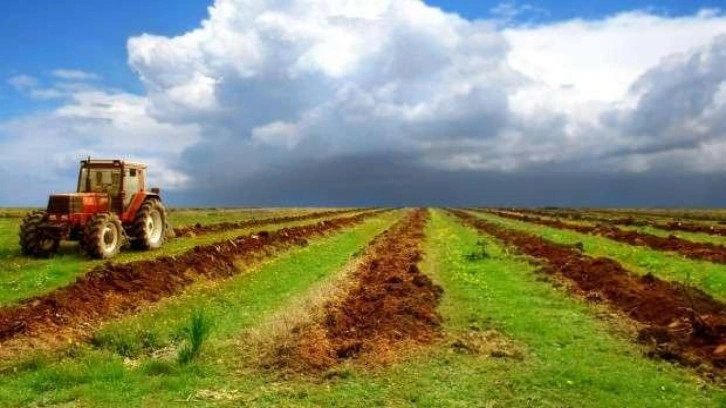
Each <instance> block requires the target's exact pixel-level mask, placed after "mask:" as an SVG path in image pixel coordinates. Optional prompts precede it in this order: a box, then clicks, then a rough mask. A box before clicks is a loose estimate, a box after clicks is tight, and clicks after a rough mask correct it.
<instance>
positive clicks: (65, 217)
mask: <svg viewBox="0 0 726 408" xmlns="http://www.w3.org/2000/svg"><path fill="white" fill-rule="evenodd" d="M60 219H61V221H68V215H67V214H63V215H61V216H60Z"/></svg>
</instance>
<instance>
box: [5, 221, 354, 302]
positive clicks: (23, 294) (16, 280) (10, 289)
mask: <svg viewBox="0 0 726 408" xmlns="http://www.w3.org/2000/svg"><path fill="white" fill-rule="evenodd" d="M272 214H277V213H268V215H272ZM349 215H350V214H348V215H341V216H349ZM275 216H276V215H275ZM330 218H332V217H330ZM312 222H314V220H307V221H296V222H290V223H286V224H276V225H270V226H266V227H255V228H243V229H236V230H230V231H224V232H217V233H210V234H204V235H200V236H197V237H194V238H178V239H173V240H170V241H168V242H166V243H165V244H164V246H163V248H161V249H159V250H156V251H141V252H139V251H130V250H128V251H122V252H121V253H120V254H119V255H118V256H117V257H116V258H114V260H113V262H118V263H124V262H133V261H137V260H140V259H148V258H154V257H159V256H164V255H177V254H180V253H183V252H185V251H187V250H189V249H191V248H193V247H195V246H197V245H207V244H212V243H215V242H220V241H224V240H228V239H232V238H235V237H237V236H240V235H244V234H250V233H253V232H255V231H259V230H262V229H266V230H268V231H275V230H278V229H280V228H283V227H292V226H298V225H306V224H310V223H312ZM19 223H20V221H19V220H12V219H0V271H2V273H0V306H4V305H9V304H13V303H17V302H19V301H21V300H23V299H27V298H29V297H31V296H38V295H41V294H43V293H47V292H49V291H51V290H53V289H56V288H59V287H62V286H65V285H68V284H70V283H71V282H73V281H74V280H75V279H76V278H77V277H78V276H81V275H83V274H85V273H86V272H88V271H90V270H91V269H93V268H94V267H96V266H98V265H101V264H102V263H103V262H104V261H98V260H92V259H88V258H87V257H84V256H82V255H81V254H79V253H78V249H77V244H76V243H73V242H69V243H64V244H63V245H62V247H61V250H60V252H59V254H58V255H56V256H54V257H53V258H50V259H32V258H28V257H25V256H22V255H21V254H20V248H19V247H18V243H17V228H18V225H19Z"/></svg>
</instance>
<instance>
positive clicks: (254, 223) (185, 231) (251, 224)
mask: <svg viewBox="0 0 726 408" xmlns="http://www.w3.org/2000/svg"><path fill="white" fill-rule="evenodd" d="M362 211H363V210H360V209H353V210H331V211H318V212H314V213H309V214H303V215H291V216H286V217H272V218H265V219H262V220H247V221H237V222H220V223H216V224H195V225H183V226H180V227H176V228H174V233H175V234H176V236H177V237H192V236H197V235H202V234H208V233H210V232H221V231H230V230H235V229H242V228H256V227H263V226H265V225H275V224H287V223H289V222H296V221H307V220H313V219H316V218H325V217H332V216H336V215H345V214H351V213H356V212H362Z"/></svg>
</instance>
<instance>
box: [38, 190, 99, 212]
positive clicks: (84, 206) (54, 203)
mask: <svg viewBox="0 0 726 408" xmlns="http://www.w3.org/2000/svg"><path fill="white" fill-rule="evenodd" d="M109 202H110V200H109V196H108V194H105V193H68V194H53V195H51V196H50V198H49V199H48V210H47V211H48V213H49V214H73V213H97V212H106V211H108V209H109Z"/></svg>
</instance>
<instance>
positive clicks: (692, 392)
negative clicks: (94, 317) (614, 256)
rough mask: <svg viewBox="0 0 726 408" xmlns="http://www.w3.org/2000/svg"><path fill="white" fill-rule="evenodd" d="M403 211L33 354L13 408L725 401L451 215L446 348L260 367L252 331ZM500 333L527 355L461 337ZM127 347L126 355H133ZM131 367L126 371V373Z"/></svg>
mask: <svg viewBox="0 0 726 408" xmlns="http://www.w3.org/2000/svg"><path fill="white" fill-rule="evenodd" d="M399 216H400V213H399V214H386V215H384V216H381V217H377V218H375V219H371V220H368V221H366V222H365V223H364V224H362V225H361V226H359V227H356V228H355V229H353V230H349V231H345V232H342V233H339V234H336V235H333V236H330V237H327V238H324V239H321V240H317V241H314V242H312V243H311V245H310V246H308V247H306V248H301V249H296V250H292V251H288V252H285V253H284V254H281V255H280V256H278V257H277V258H275V259H272V260H270V261H269V262H267V263H265V264H263V265H260V266H258V267H255V268H254V269H252V270H248V271H246V272H244V273H242V274H240V275H237V276H235V277H233V278H231V279H229V280H227V281H223V282H212V283H209V282H200V283H199V284H198V285H196V286H194V287H193V288H192V289H191V290H189V291H188V292H186V293H184V294H183V295H180V296H177V297H174V298H169V299H166V300H164V301H162V302H161V303H159V304H158V306H157V307H154V308H152V309H149V310H147V311H146V312H143V313H141V314H138V315H135V316H128V317H126V318H123V319H119V320H117V321H114V322H111V323H109V324H107V325H106V326H104V327H103V328H102V329H101V331H100V333H99V336H97V341H96V345H95V347H89V346H83V345H81V346H78V347H75V348H71V349H69V350H68V351H67V352H66V354H67V355H68V356H66V357H59V356H57V355H54V356H43V355H36V356H34V357H32V358H31V357H29V358H28V359H27V360H26V361H24V362H23V363H22V364H18V365H17V366H16V371H15V372H13V370H10V371H9V372H8V373H6V374H5V375H4V376H2V377H0V405H2V406H25V405H60V404H63V403H64V402H67V403H69V404H71V405H74V406H92V407H93V406H124V407H125V406H187V405H194V406H196V405H200V406H248V405H249V406H264V407H277V406H291V407H292V406H294V407H318V406H336V407H361V406H393V407H412V406H416V407H464V406H466V407H468V406H495V407H497V406H514V407H520V406H521V407H525V406H537V407H539V406H594V407H622V406H638V407H641V406H644V407H647V406H664V407H666V406H667V407H673V406H677V407H711V406H723V404H724V403H726V399H724V394H723V391H721V390H718V389H714V388H713V387H711V386H708V385H704V384H702V383H700V382H699V381H698V380H697V379H696V378H695V377H694V376H692V375H691V374H690V373H688V372H687V371H685V370H683V369H681V368H678V367H675V366H672V365H670V364H667V363H663V362H658V361H652V360H648V359H645V358H644V357H642V355H641V353H640V351H639V350H638V349H637V348H636V347H635V346H634V345H633V344H632V343H630V342H629V341H628V340H627V339H624V338H622V336H621V335H619V334H613V332H612V331H611V326H609V325H608V324H607V323H605V322H602V321H600V320H598V319H597V318H595V317H594V316H593V314H594V311H593V310H592V309H591V308H590V306H588V305H587V304H584V303H582V302H580V301H578V300H576V299H573V298H570V297H569V296H568V295H567V294H566V293H562V292H559V291H557V290H554V289H552V287H551V286H550V285H549V284H548V283H545V282H541V281H539V280H538V278H537V276H536V275H535V274H534V272H533V267H532V266H531V265H530V264H529V263H527V262H526V261H525V260H524V259H522V258H520V257H518V256H514V255H511V254H510V253H509V252H507V251H505V250H504V249H503V248H502V247H501V246H500V245H499V244H498V243H497V242H495V241H492V240H490V239H487V238H486V237H482V236H481V235H479V234H478V233H476V232H475V231H473V230H472V229H469V228H467V227H464V226H462V225H461V224H459V223H457V222H456V221H455V220H454V219H452V218H450V217H448V216H446V215H444V214H443V213H442V212H440V211H435V212H433V215H432V220H431V222H430V224H429V225H428V226H427V241H426V243H425V250H426V257H425V260H424V263H423V264H422V269H423V270H424V272H426V273H427V274H429V275H430V276H432V277H433V278H434V279H435V281H436V282H437V283H439V284H441V285H443V286H444V290H445V293H444V297H443V299H442V303H441V305H440V307H439V310H440V312H441V314H442V316H443V318H444V333H445V337H444V338H443V339H442V340H441V341H440V342H437V343H435V344H433V345H430V346H421V347H419V348H414V349H412V350H411V351H410V352H409V353H408V354H407V355H405V358H403V359H402V360H401V361H399V362H398V363H395V364H393V365H391V366H388V367H383V368H380V367H379V368H364V367H361V366H360V365H356V364H354V363H347V364H343V365H342V366H340V367H338V368H336V369H334V370H332V371H330V372H328V373H326V374H325V375H322V376H312V377H308V376H292V377H280V376H279V375H278V374H277V373H275V372H268V371H264V370H260V369H259V368H258V367H257V365H256V364H255V363H254V359H255V356H254V355H250V354H249V353H250V351H249V350H248V349H247V348H246V347H245V346H246V345H245V344H244V341H245V340H246V339H247V337H246V336H243V335H241V333H244V332H245V331H246V330H254V329H262V328H265V327H266V326H265V325H264V322H266V321H267V320H268V319H270V318H272V317H274V316H279V315H280V314H283V315H284V313H285V311H287V310H290V308H292V307H296V306H297V307H299V305H300V301H301V300H302V301H304V300H306V299H307V298H306V296H307V294H308V293H309V291H310V290H311V289H312V288H313V287H315V285H317V284H323V283H324V282H326V281H327V280H329V279H331V278H332V277H334V276H336V275H337V273H336V272H337V271H340V270H341V267H343V266H344V265H345V264H346V263H347V262H349V260H350V259H351V257H352V256H353V255H354V254H356V253H359V252H360V250H361V249H362V248H363V247H364V246H365V244H366V243H367V242H369V241H370V240H371V239H372V238H373V236H375V234H377V233H379V232H380V231H381V230H382V229H383V228H385V227H387V226H389V225H391V224H392V223H393V222H394V221H395V219H397V218H398V217H399ZM194 310H204V315H205V317H206V318H207V319H209V320H210V321H211V322H213V328H212V330H211V332H210V334H209V337H208V338H207V340H206V341H205V342H204V345H203V347H202V348H201V353H200V354H199V356H198V358H197V359H194V360H193V361H192V362H191V363H189V364H187V365H179V364H178V363H177V361H176V351H177V350H178V349H179V348H180V347H182V345H183V344H185V343H184V341H185V340H184V339H187V338H189V336H190V333H191V331H192V330H191V329H190V320H189V316H190V314H191V313H193V311H194ZM487 329H496V330H498V331H500V332H501V333H503V334H504V336H505V337H506V338H508V339H510V341H511V342H513V343H514V344H516V345H517V346H518V347H519V348H521V349H522V350H523V352H522V357H521V358H492V357H489V356H487V355H471V354H465V353H458V352H455V351H454V349H453V348H452V347H451V344H452V342H453V341H454V340H455V339H458V338H461V336H462V335H463V334H465V333H471V332H473V331H479V330H487ZM120 345H123V346H120ZM124 361H125V362H126V363H124Z"/></svg>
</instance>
